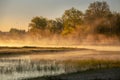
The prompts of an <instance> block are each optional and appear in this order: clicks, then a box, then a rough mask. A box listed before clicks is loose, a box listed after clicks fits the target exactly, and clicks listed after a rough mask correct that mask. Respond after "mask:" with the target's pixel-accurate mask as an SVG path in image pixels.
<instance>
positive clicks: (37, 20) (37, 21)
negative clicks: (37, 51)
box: [29, 17, 47, 30]
mask: <svg viewBox="0 0 120 80" xmlns="http://www.w3.org/2000/svg"><path fill="white" fill-rule="evenodd" d="M46 26H47V20H46V18H43V17H34V18H33V19H32V20H31V23H30V24H29V27H30V29H34V28H37V29H41V30H45V28H46Z"/></svg>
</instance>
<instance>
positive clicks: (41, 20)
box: [10, 1, 120, 39]
mask: <svg viewBox="0 0 120 80" xmlns="http://www.w3.org/2000/svg"><path fill="white" fill-rule="evenodd" d="M28 28H29V29H28V31H27V32H25V31H24V30H23V31H19V30H17V29H13V28H12V29H11V30H10V33H12V34H14V33H16V34H20V35H24V34H25V33H27V34H29V35H31V36H33V37H37V38H39V39H41V38H44V37H52V36H54V35H57V36H62V37H72V38H77V39H82V38H86V37H87V36H88V35H92V36H94V38H96V39H97V37H99V36H101V35H102V36H106V37H113V36H115V37H117V38H118V39H120V13H119V12H112V11H111V10H110V7H109V5H108V4H107V2H105V1H95V2H93V3H90V5H89V6H88V8H87V10H86V11H85V12H84V13H83V12H82V11H80V10H78V9H76V8H74V7H72V8H71V9H68V10H65V12H64V14H63V15H62V16H61V17H60V18H56V19H55V20H52V19H47V18H45V17H43V16H36V17H34V18H33V19H32V20H31V22H30V23H29V26H28ZM21 33H22V34H21Z"/></svg>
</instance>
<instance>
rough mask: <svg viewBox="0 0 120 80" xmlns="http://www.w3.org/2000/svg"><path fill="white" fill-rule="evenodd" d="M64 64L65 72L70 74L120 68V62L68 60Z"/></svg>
mask: <svg viewBox="0 0 120 80" xmlns="http://www.w3.org/2000/svg"><path fill="white" fill-rule="evenodd" d="M63 63H64V64H65V71H66V72H68V73H69V72H77V71H86V70H91V69H92V70H93V69H106V68H107V69H108V68H120V61H119V60H98V59H88V60H66V61H63Z"/></svg>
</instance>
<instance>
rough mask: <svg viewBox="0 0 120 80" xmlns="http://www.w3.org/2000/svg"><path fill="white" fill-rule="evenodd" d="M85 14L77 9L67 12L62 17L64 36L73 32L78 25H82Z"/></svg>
mask: <svg viewBox="0 0 120 80" xmlns="http://www.w3.org/2000/svg"><path fill="white" fill-rule="evenodd" d="M82 18H83V13H82V12H81V11H79V10H77V9H75V8H71V9H69V10H66V11H65V12H64V14H63V16H62V19H63V25H64V30H63V34H68V33H71V32H73V30H74V29H75V28H76V26H77V25H81V24H82V22H83V21H82Z"/></svg>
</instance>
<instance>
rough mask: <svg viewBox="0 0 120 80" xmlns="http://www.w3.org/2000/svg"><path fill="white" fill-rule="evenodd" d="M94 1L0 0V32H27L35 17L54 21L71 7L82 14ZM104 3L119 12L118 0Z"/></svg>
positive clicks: (119, 4) (119, 2) (108, 0)
mask: <svg viewBox="0 0 120 80" xmlns="http://www.w3.org/2000/svg"><path fill="white" fill-rule="evenodd" d="M94 1H96V0H0V30H1V31H9V29H10V28H11V27H13V28H18V29H26V30H27V28H28V24H29V23H30V20H31V19H32V18H33V17H35V16H44V17H46V18H50V19H54V18H56V17H61V16H62V14H63V13H64V11H65V10H66V9H70V8H71V7H75V8H77V9H79V10H81V11H83V12H84V11H85V10H86V9H87V7H88V5H89V4H90V3H92V2H94ZM99 1H103V0H99ZM105 1H107V3H108V4H109V5H110V9H111V10H112V11H117V12H120V0H105Z"/></svg>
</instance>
